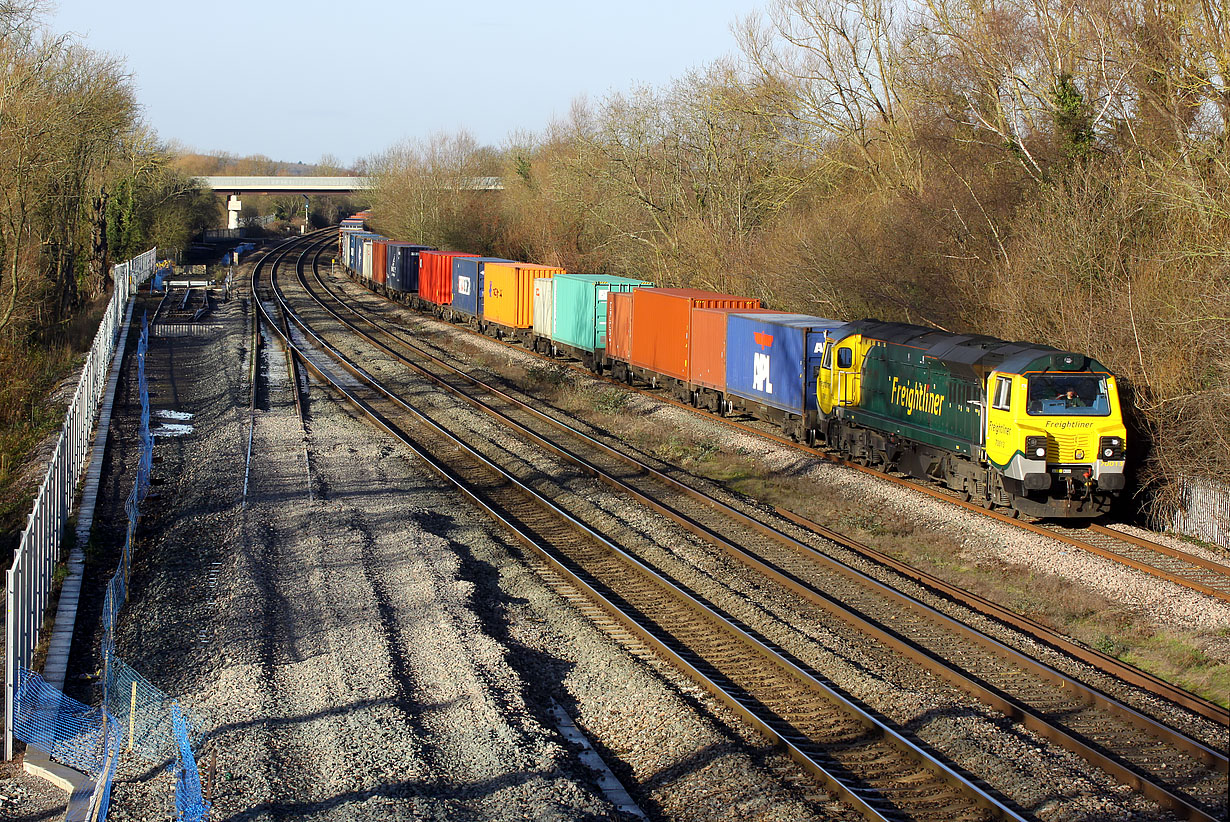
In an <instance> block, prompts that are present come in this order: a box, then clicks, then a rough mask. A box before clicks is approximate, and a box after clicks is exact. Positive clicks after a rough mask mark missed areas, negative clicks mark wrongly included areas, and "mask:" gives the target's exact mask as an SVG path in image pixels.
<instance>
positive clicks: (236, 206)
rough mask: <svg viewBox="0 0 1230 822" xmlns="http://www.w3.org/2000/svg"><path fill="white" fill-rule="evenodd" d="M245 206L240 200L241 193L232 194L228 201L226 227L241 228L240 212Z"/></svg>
mask: <svg viewBox="0 0 1230 822" xmlns="http://www.w3.org/2000/svg"><path fill="white" fill-rule="evenodd" d="M242 208H243V203H241V202H239V195H238V194H232V195H231V196H230V197H228V198H227V201H226V211H227V217H226V227H227V228H239V212H240V210H241V209H242Z"/></svg>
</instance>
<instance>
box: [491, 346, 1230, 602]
mask: <svg viewBox="0 0 1230 822" xmlns="http://www.w3.org/2000/svg"><path fill="white" fill-rule="evenodd" d="M475 333H477V332H475ZM487 339H493V340H494V338H490V337H488V338H487ZM495 341H496V342H499V343H500V344H502V345H507V346H509V347H510V348H516V349H517V350H519V351H526V352H529V353H531V354H533V355H534V356H536V357H540V358H542V359H545V360H548V361H550V362H554V363H561V362H562V361H560V360H557V359H554V358H551V357H547V356H545V355H543V354H539V353H536V352H531V351H530V350H529V349H528V348H524V347H522V346H519V345H515V344H512V343H507V342H504V341H501V340H495ZM575 367H576V368H578V369H581V366H579V365H577V366H575ZM585 373H586V374H589V373H590V372H588V371H586V372H585ZM591 376H592V375H591ZM599 378H600V379H607V380H608V381H609V382H611V383H612V384H618V385H621V386H625V384H624V383H622V382H617V381H615V380H610V379H609V378H603V377H599ZM625 387H628V386H625ZM632 390H641V389H637V388H633V389H632ZM644 390H645V391H646V392H647V393H649V394H650V395H651V396H653V397H654V399H656V400H657V401H659V402H665V403H669V404H671V405H674V406H676V407H678V408H682V409H686V410H688V411H690V412H692V413H696V414H703V415H704V416H706V417H709V418H712V417H713V415H712V414H710V413H708V412H705V411H702V410H700V409H697V408H696V407H694V406H692V405H689V404H687V403H683V402H680V401H679V400H677V399H675V398H673V397H670V396H667V395H666V394H665V393H663V392H660V391H653V390H651V389H644ZM724 421H725V422H726V423H727V424H729V425H731V426H732V427H734V428H737V429H739V430H742V431H745V432H747V433H749V434H753V435H755V436H758V437H763V438H766V439H769V440H772V441H773V442H776V443H778V444H780V445H786V446H789V447H793V448H797V449H800V450H802V451H805V452H807V453H809V454H811V455H812V456H816V457H819V458H821V459H825V460H827V461H829V462H833V463H835V464H838V465H842V466H845V467H847V468H851V469H854V470H856V471H861V472H863V473H864V474H868V475H872V476H875V477H878V478H880V479H882V480H885V481H888V482H893V483H896V484H898V485H900V486H902V487H906V488H911V489H913V490H915V491H918V492H920V493H923V494H927V495H928V496H931V497H933V498H935V499H939V500H943V501H944V502H948V503H951V504H954V505H958V506H960V507H962V508H964V509H965V510H967V511H970V512H971V513H974V514H978V515H980V516H986V517H989V518H992V519H996V520H998V521H1000V522H1002V523H1004V524H1006V525H1010V526H1012V527H1015V528H1020V529H1023V530H1027V531H1031V532H1033V533H1035V534H1038V535H1040V536H1047V537H1050V538H1051V539H1056V540H1059V541H1061V542H1063V543H1065V544H1067V545H1070V546H1072V547H1075V548H1079V549H1081V550H1084V551H1087V552H1089V553H1092V554H1095V555H1097V556H1101V557H1103V558H1105V559H1108V560H1112V561H1114V562H1118V563H1120V564H1122V565H1126V566H1128V567H1131V568H1134V569H1136V570H1138V571H1141V572H1143V573H1146V574H1150V575H1152V576H1155V577H1158V578H1159V579H1165V580H1167V581H1169V582H1173V583H1175V584H1177V585H1182V586H1184V587H1186V588H1190V589H1191V590H1193V591H1198V592H1200V593H1202V594H1205V595H1207V596H1211V597H1214V598H1216V599H1220V600H1223V601H1226V602H1230V566H1227V565H1225V564H1223V563H1219V562H1216V561H1212V560H1209V559H1207V558H1205V557H1202V556H1199V555H1197V554H1194V553H1191V552H1188V551H1182V550H1178V549H1175V548H1172V547H1170V546H1168V545H1163V544H1161V543H1158V542H1156V541H1153V540H1149V539H1145V538H1143V537H1137V536H1132V535H1128V534H1124V533H1121V532H1118V531H1115V530H1113V529H1110V528H1107V527H1105V526H1103V525H1100V524H1098V523H1088V524H1079V525H1075V526H1073V525H1068V524H1061V523H1046V522H1043V523H1034V522H1028V521H1024V520H1021V519H1019V515H1018V514H1017V513H1016V512H1015V511H1011V510H1009V511H1008V513H1005V512H1004V511H1003V510H1000V509H995V508H988V507H986V506H985V505H981V504H978V503H975V502H971V501H970V500H969V499H968V497H967V496H966V495H961V494H958V493H957V492H955V491H952V490H950V489H948V488H945V487H942V486H938V485H932V484H928V483H924V482H920V481H918V480H916V479H913V478H911V477H906V476H903V475H899V474H891V473H886V472H884V471H881V470H879V469H878V468H875V467H872V466H867V465H863V464H861V463H859V462H855V461H852V460H847V459H844V458H842V457H841V456H839V455H837V454H835V453H833V452H830V451H826V450H825V449H823V448H817V447H812V446H807V445H805V444H802V443H800V442H798V441H797V440H794V439H791V438H789V437H787V436H785V435H782V434H778V433H775V432H774V431H773V430H770V427H769V426H767V425H766V424H763V423H760V422H756V421H751V422H747V421H743V420H738V419H732V418H729V417H727V418H724Z"/></svg>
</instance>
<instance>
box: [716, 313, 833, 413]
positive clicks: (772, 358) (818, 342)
mask: <svg viewBox="0 0 1230 822" xmlns="http://www.w3.org/2000/svg"><path fill="white" fill-rule="evenodd" d="M843 325H845V322H844V321H841V320H826V319H824V318H823V317H813V316H810V315H807V314H731V315H730V316H729V317H728V318H727V320H726V393H727V394H731V395H733V396H736V397H743V398H744V399H747V400H752V401H754V402H758V403H761V404H762V405H767V406H771V407H773V408H779V409H781V410H783V411H789V412H792V413H794V414H798V415H799V416H803V415H804V414H806V413H807V412H808V411H811V410H814V409H815V408H816V369H817V368H818V367H819V366H820V361H821V358H822V357H823V355H824V335H825V333H826V332H830V331H832V330H833V329H835V328H839V327H840V326H843Z"/></svg>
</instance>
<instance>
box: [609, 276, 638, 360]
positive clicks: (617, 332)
mask: <svg viewBox="0 0 1230 822" xmlns="http://www.w3.org/2000/svg"><path fill="white" fill-rule="evenodd" d="M606 357H607V359H608V360H619V361H620V362H627V361H628V360H629V359H631V357H632V292H631V291H614V292H611V294H609V295H608V296H607V299H606Z"/></svg>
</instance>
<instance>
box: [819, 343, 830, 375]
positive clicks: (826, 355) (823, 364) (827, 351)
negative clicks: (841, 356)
mask: <svg viewBox="0 0 1230 822" xmlns="http://www.w3.org/2000/svg"><path fill="white" fill-rule="evenodd" d="M820 365H821V367H822V368H824V369H825V370H826V371H827V370H828V369H830V368H832V367H833V342H832V341H831V340H825V343H824V359H823V360H822V361H821V363H820Z"/></svg>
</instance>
